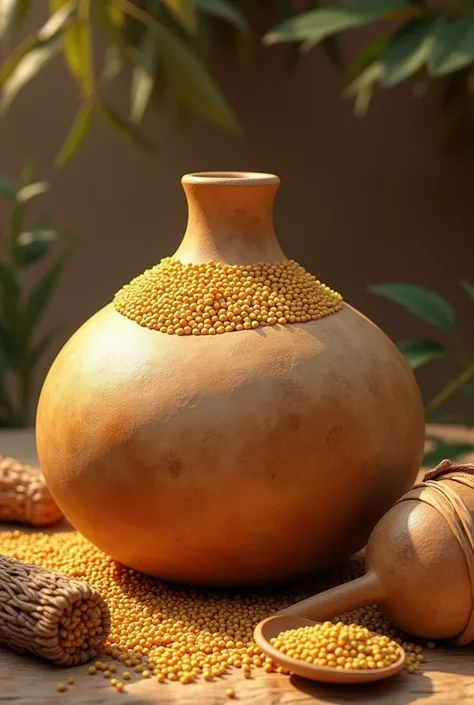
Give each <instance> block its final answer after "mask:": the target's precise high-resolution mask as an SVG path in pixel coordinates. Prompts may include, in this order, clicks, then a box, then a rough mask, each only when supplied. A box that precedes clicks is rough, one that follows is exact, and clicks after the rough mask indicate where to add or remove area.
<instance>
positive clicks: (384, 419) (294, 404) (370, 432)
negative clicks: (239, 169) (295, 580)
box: [37, 175, 424, 584]
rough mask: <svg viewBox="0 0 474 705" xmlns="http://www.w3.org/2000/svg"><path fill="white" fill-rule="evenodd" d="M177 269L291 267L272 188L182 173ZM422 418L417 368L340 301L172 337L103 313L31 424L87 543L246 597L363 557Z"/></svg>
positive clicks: (68, 357) (50, 479)
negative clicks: (255, 588)
mask: <svg viewBox="0 0 474 705" xmlns="http://www.w3.org/2000/svg"><path fill="white" fill-rule="evenodd" d="M186 178H187V181H186V180H185V189H186V195H187V198H188V204H189V207H190V210H189V221H188V229H187V231H186V234H185V237H184V240H183V242H182V244H181V246H180V248H179V250H178V251H177V253H176V254H175V256H174V257H175V258H176V259H178V260H180V261H182V262H185V263H187V262H192V263H200V262H208V261H210V260H214V261H216V262H225V263H227V264H246V263H247V264H250V263H254V262H259V261H263V262H281V261H282V260H285V257H284V255H283V253H282V251H281V249H280V247H279V245H278V243H277V241H276V238H275V236H274V233H273V228H272V225H271V205H272V201H273V197H274V194H275V191H276V188H277V183H278V180H276V181H275V179H276V177H268V178H267V176H266V175H263V177H262V175H256V176H255V177H253V176H251V175H244V176H243V177H240V176H236V175H224V176H222V175H221V176H220V177H215V178H213V177H211V176H208V175H205V176H204V177H202V178H201V177H199V176H198V177H185V179H186ZM423 441H424V419H423V410H422V404H421V399H420V395H419V391H418V388H417V386H416V383H415V381H414V378H413V375H412V372H411V371H410V369H409V368H408V367H407V365H406V363H405V361H404V360H403V358H402V356H401V355H400V354H399V352H398V351H397V349H396V348H395V346H394V345H393V344H392V343H391V342H390V341H389V340H388V338H387V337H386V336H385V335H384V334H383V333H382V332H381V331H380V329H379V328H377V327H376V326H375V325H374V324H372V323H371V322H370V321H369V320H368V319H367V318H365V317H364V316H363V315H361V314H360V313H358V312H357V311H355V310H354V309H353V308H351V307H350V306H349V305H347V304H344V306H343V307H342V309H341V310H339V311H338V312H337V313H334V314H333V315H329V316H326V317H324V318H321V319H320V320H314V321H310V322H306V323H295V324H289V325H278V324H276V325H268V326H266V327H264V328H259V329H256V330H253V329H251V330H242V331H239V330H235V331H233V332H230V333H225V334H224V335H214V336H203V335H198V336H194V335H190V336H179V335H167V334H164V333H161V332H160V331H159V330H149V329H148V328H145V327H141V326H140V325H138V324H137V323H136V322H135V321H134V320H129V319H128V318H126V317H125V316H123V315H121V314H120V313H118V312H117V310H115V309H114V307H113V305H109V306H106V307H105V308H104V309H102V310H101V311H99V312H98V313H97V314H96V315H95V316H93V317H92V318H91V319H90V320H89V321H88V322H87V323H85V324H84V325H83V326H82V328H80V329H79V331H78V332H77V333H76V334H75V335H74V336H73V337H72V338H71V339H70V341H69V342H68V343H67V344H66V346H65V347H64V348H63V350H62V351H61V352H60V354H59V356H58V357H57V359H56V361H55V362H54V364H53V366H52V368H51V370H50V372H49V374H48V377H47V379H46V381H45V384H44V387H43V390H42V393H41V398H40V403H39V408H38V417H37V445H38V453H39V457H40V462H41V466H42V469H43V472H44V475H45V478H46V481H47V484H48V487H49V489H50V491H51V493H52V495H53V497H54V498H55V499H56V501H57V502H58V504H59V506H60V508H61V509H62V510H63V512H64V513H65V515H66V516H67V518H68V519H69V520H70V521H71V522H72V524H73V525H74V526H75V527H76V528H77V529H79V530H80V531H81V532H82V533H83V534H84V535H85V536H86V537H87V538H89V539H90V540H91V541H92V542H94V543H95V544H96V545H98V546H99V547H100V548H102V549H103V550H104V551H105V552H106V553H108V554H110V555H111V556H112V557H113V558H115V559H117V560H119V561H121V562H122V563H124V564H126V565H129V566H132V567H133V568H136V569H138V570H141V571H143V572H145V573H149V574H152V575H157V576H160V577H163V578H169V579H173V580H177V581H185V582H191V583H201V584H249V583H259V582H267V581H274V580H283V579H288V578H292V577H296V576H300V575H303V574H306V573H309V572H312V571H314V570H315V569H318V568H322V567H325V566H328V565H330V564H333V563H335V562H337V561H338V560H340V559H343V558H344V557H346V556H348V555H349V554H351V553H353V552H354V551H356V550H357V549H359V548H361V547H362V546H363V545H364V543H365V542H366V541H367V538H368V536H369V534H370V531H371V530H372V528H373V526H374V525H375V524H376V522H377V521H378V520H379V518H380V517H381V516H382V515H383V514H384V512H386V511H387V510H388V509H389V508H390V507H391V506H392V505H393V503H394V502H395V501H396V500H397V499H398V497H400V496H401V495H402V494H403V493H404V492H405V491H406V490H407V489H409V487H410V486H411V485H412V483H413V481H414V479H415V477H416V473H417V470H418V468H419V463H420V460H421V457H422V453H423Z"/></svg>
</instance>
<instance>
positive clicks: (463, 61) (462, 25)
mask: <svg viewBox="0 0 474 705" xmlns="http://www.w3.org/2000/svg"><path fill="white" fill-rule="evenodd" d="M473 60H474V18H473V17H461V18H458V19H445V18H440V19H439V20H438V22H437V23H436V26H435V28H434V31H433V48H432V51H431V54H430V59H429V62H428V68H429V73H430V74H431V75H432V76H444V75H445V74H447V73H452V72H453V71H458V70H459V69H461V68H463V67H464V66H469V65H470V64H471V63H472V62H473Z"/></svg>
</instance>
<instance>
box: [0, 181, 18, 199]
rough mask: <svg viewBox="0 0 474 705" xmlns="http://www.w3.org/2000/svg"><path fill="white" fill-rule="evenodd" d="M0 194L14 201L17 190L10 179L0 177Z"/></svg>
mask: <svg viewBox="0 0 474 705" xmlns="http://www.w3.org/2000/svg"><path fill="white" fill-rule="evenodd" d="M0 196H3V197H4V198H8V200H9V201H13V202H15V201H16V196H17V191H16V188H15V186H14V185H13V184H12V183H11V181H8V180H7V179H0Z"/></svg>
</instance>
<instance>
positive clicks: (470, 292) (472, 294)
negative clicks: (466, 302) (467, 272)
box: [461, 281, 474, 301]
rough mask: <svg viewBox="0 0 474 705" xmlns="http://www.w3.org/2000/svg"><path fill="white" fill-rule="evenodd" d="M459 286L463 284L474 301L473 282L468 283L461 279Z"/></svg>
mask: <svg viewBox="0 0 474 705" xmlns="http://www.w3.org/2000/svg"><path fill="white" fill-rule="evenodd" d="M461 286H463V287H464V288H465V289H466V291H467V293H468V294H469V296H470V298H471V300H472V301H474V284H470V283H469V282H467V281H462V282H461Z"/></svg>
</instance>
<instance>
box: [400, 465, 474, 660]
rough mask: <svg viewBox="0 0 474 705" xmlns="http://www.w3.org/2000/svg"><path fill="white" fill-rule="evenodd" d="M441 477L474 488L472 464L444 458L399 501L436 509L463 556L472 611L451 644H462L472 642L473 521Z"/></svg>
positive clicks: (473, 467)
mask: <svg viewBox="0 0 474 705" xmlns="http://www.w3.org/2000/svg"><path fill="white" fill-rule="evenodd" d="M443 480H449V481H450V482H454V483H458V484H460V485H464V486H465V487H469V489H472V490H474V465H453V464H452V463H451V461H450V460H443V461H442V462H441V463H440V464H439V465H437V466H436V467H435V468H434V469H433V470H430V471H429V472H427V473H426V474H425V476H424V478H423V481H422V482H420V483H418V484H417V485H415V486H414V487H413V489H412V490H411V491H410V492H407V493H406V494H405V495H403V497H401V499H399V500H398V502H397V504H399V503H400V502H405V501H407V500H418V501H420V502H425V503H426V504H429V505H430V506H431V507H433V508H434V509H436V510H437V511H438V512H439V513H440V514H441V515H442V517H443V519H444V520H445V521H446V522H447V524H448V525H449V527H450V529H451V531H452V532H453V534H454V536H455V537H456V539H457V541H458V543H459V546H460V548H461V550H462V552H463V554H464V557H465V559H466V565H467V569H468V573H469V579H470V582H471V594H472V596H473V597H472V610H471V616H470V618H469V620H468V623H467V625H466V627H465V628H464V629H463V631H462V632H461V634H459V635H458V636H457V637H456V639H454V644H456V645H457V646H464V645H466V644H469V643H471V642H472V641H474V520H473V516H472V514H471V511H470V510H469V507H467V506H466V504H465V503H464V502H463V500H462V499H461V497H460V496H459V495H458V493H457V492H456V490H455V489H454V487H452V486H450V485H449V484H447V483H446V482H442V481H443Z"/></svg>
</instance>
